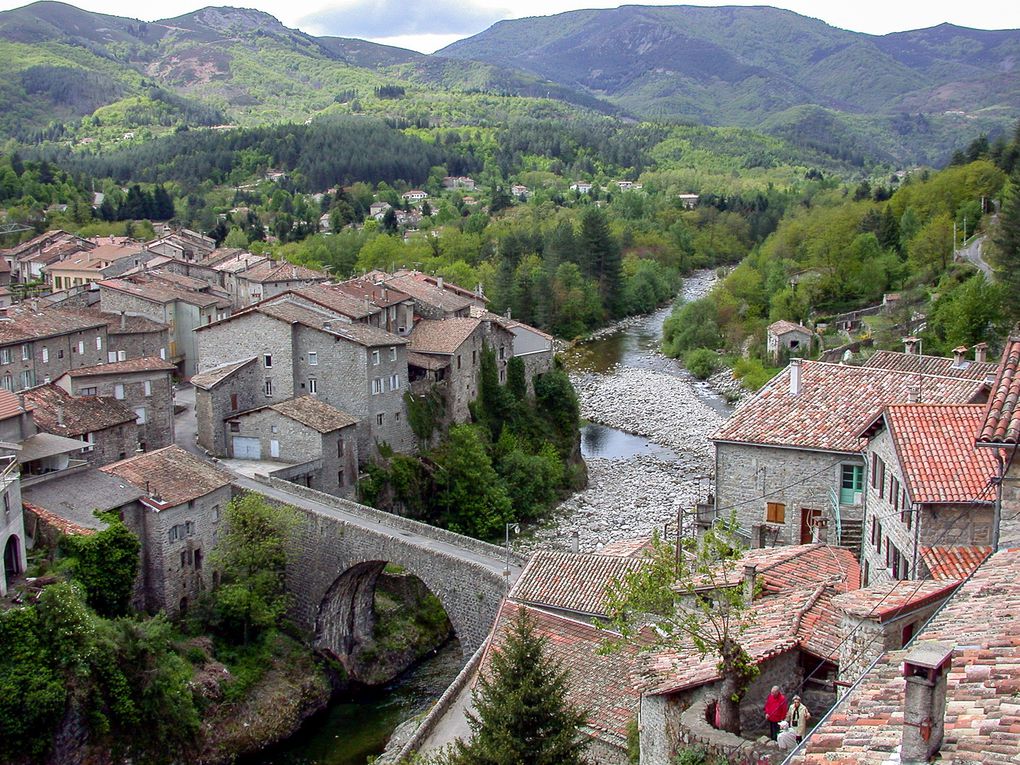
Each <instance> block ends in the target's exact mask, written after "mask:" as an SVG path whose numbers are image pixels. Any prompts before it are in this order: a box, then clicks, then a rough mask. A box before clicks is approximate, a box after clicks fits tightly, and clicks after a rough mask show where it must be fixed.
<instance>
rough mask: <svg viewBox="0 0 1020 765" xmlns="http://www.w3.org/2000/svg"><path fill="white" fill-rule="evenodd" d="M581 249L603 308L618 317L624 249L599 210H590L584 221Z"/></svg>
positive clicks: (595, 208) (582, 221)
mask: <svg viewBox="0 0 1020 765" xmlns="http://www.w3.org/2000/svg"><path fill="white" fill-rule="evenodd" d="M581 248H582V258H583V259H584V262H585V265H586V266H587V275H588V276H590V277H592V278H594V279H595V281H597V282H598V285H599V296H600V297H601V298H602V306H603V307H604V308H605V309H606V311H607V312H608V313H609V315H610V316H618V315H619V313H620V310H619V309H620V289H621V286H622V274H621V267H622V261H621V259H620V247H619V245H618V244H617V243H616V242H615V241H614V240H613V237H612V234H611V233H610V232H609V222H608V221H607V220H606V216H605V213H603V212H602V209H601V208H599V207H589V208H588V209H587V210H585V212H584V216H583V217H582V218H581Z"/></svg>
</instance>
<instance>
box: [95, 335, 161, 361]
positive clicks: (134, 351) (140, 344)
mask: <svg viewBox="0 0 1020 765" xmlns="http://www.w3.org/2000/svg"><path fill="white" fill-rule="evenodd" d="M109 350H110V352H112V353H117V352H118V351H124V358H126V359H140V358H144V357H146V356H153V357H155V358H157V359H159V358H162V359H163V360H164V361H168V360H169V359H170V356H169V354H170V335H169V333H168V331H167V330H165V329H163V330H159V331H156V332H116V331H114V332H112V333H111V334H110V336H109ZM161 352H162V355H161Z"/></svg>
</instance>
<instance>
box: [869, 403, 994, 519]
mask: <svg viewBox="0 0 1020 765" xmlns="http://www.w3.org/2000/svg"><path fill="white" fill-rule="evenodd" d="M983 413H984V407H983V406H982V405H981V404H971V405H961V404H897V405H894V406H888V407H886V408H885V412H884V415H881V416H884V421H885V423H886V424H887V425H888V427H889V430H890V433H891V434H892V438H893V444H894V445H895V447H896V455H897V457H898V458H899V461H900V466H901V467H902V468H903V476H904V478H905V480H906V483H907V487H906V488H907V493H908V494H909V495H910V499H911V500H912V501H913V502H922V503H931V504H934V503H953V504H955V503H975V502H979V503H982V504H991V503H992V502H993V501H994V498H995V496H994V492H993V491H991V489H990V483H989V480H990V479H991V478H992V476H995V475H997V474H998V465H997V463H996V460H995V455H994V454H992V453H991V451H990V450H988V449H976V448H975V447H974V437H975V435H976V434H977V432H978V429H979V428H980V427H981V422H982V419H983Z"/></svg>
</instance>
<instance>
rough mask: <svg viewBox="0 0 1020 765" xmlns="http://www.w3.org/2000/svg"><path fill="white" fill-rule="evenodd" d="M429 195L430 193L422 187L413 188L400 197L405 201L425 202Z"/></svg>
mask: <svg viewBox="0 0 1020 765" xmlns="http://www.w3.org/2000/svg"><path fill="white" fill-rule="evenodd" d="M428 197H429V195H428V194H427V193H426V192H424V191H422V190H421V189H411V190H410V191H405V192H404V193H403V194H401V195H400V198H401V199H403V200H404V201H405V202H423V201H425V200H426V199H428Z"/></svg>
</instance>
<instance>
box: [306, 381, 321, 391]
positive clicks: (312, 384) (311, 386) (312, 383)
mask: <svg viewBox="0 0 1020 765" xmlns="http://www.w3.org/2000/svg"><path fill="white" fill-rule="evenodd" d="M308 392H309V393H318V392H319V386H318V383H317V382H316V380H315V378H314V377H309V378H308Z"/></svg>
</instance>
